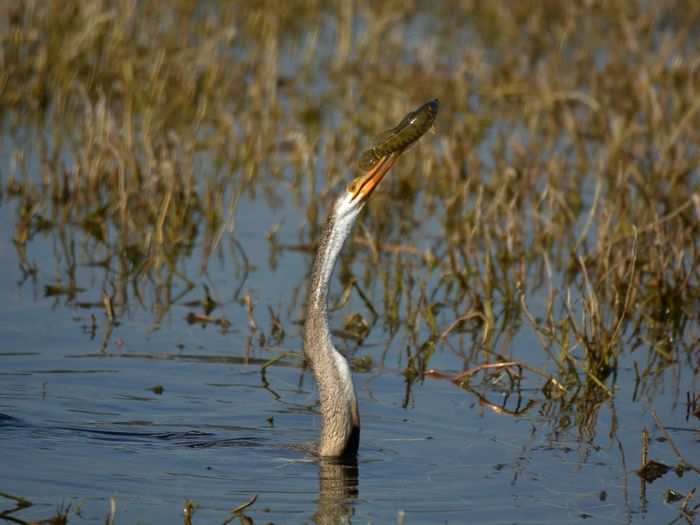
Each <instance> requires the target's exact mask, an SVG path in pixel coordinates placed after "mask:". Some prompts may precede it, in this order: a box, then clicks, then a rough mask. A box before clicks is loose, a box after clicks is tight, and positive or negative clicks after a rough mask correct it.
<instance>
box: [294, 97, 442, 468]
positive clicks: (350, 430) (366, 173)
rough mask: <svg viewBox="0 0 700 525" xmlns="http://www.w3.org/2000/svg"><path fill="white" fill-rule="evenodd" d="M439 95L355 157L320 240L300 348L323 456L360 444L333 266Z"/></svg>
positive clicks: (345, 454) (347, 454)
mask: <svg viewBox="0 0 700 525" xmlns="http://www.w3.org/2000/svg"><path fill="white" fill-rule="evenodd" d="M437 112H438V101H437V99H436V100H433V101H431V102H428V103H426V104H424V105H422V106H421V107H419V108H418V109H417V110H415V111H412V112H411V113H409V114H408V115H406V117H404V119H403V120H402V121H401V122H400V123H399V125H398V126H396V127H395V128H392V129H390V130H387V131H385V132H384V133H382V134H381V135H380V136H379V137H378V138H377V140H376V141H375V142H374V144H373V145H372V146H371V147H370V148H368V149H367V150H366V151H365V152H364V153H363V154H362V155H361V156H360V160H359V162H358V166H359V168H360V170H361V171H362V172H363V173H362V174H361V175H360V176H358V177H356V178H355V179H354V180H353V181H352V182H351V183H350V184H349V185H348V187H347V189H346V191H344V192H343V194H342V195H340V197H338V199H337V200H336V201H335V203H334V204H333V208H332V210H331V212H330V214H329V216H328V219H327V220H326V223H325V226H324V227H323V230H322V232H321V236H320V238H319V240H318V250H317V252H316V258H315V259H314V263H313V269H312V271H311V281H310V283H309V293H308V298H307V307H306V321H305V323H304V354H305V355H306V358H307V360H308V361H309V362H310V364H311V367H312V369H313V373H314V377H315V379H316V383H317V384H318V390H319V396H320V403H321V439H320V442H319V446H318V455H319V456H320V457H322V458H352V457H355V456H356V455H357V449H358V446H359V444H360V413H359V411H358V408H357V397H356V396H355V388H354V386H353V382H352V375H351V373H350V366H349V365H348V362H347V361H346V360H345V358H344V357H343V356H342V355H341V354H340V352H338V350H336V349H335V347H334V346H333V343H332V341H331V333H330V329H329V327H328V309H327V298H328V286H329V283H330V279H331V275H332V273H333V267H334V266H335V262H336V260H337V258H338V254H339V253H340V250H341V248H342V247H343V244H344V243H345V240H346V239H347V238H348V235H349V234H350V231H351V230H352V226H353V224H354V223H355V219H357V216H358V214H359V213H360V211H361V210H362V208H363V207H364V205H365V203H366V202H367V199H369V196H370V195H371V194H372V192H373V191H374V189H375V188H376V187H377V186H378V185H379V183H380V182H381V180H382V178H383V177H384V175H386V174H387V172H388V171H389V170H390V169H391V168H392V167H393V166H394V164H395V163H396V161H397V159H398V158H399V156H400V155H401V154H402V153H403V152H404V151H405V150H406V148H408V147H409V146H410V145H411V144H412V143H414V142H415V141H417V140H418V139H419V138H420V137H421V136H422V135H423V134H424V133H425V132H426V131H428V130H429V129H430V128H431V127H432V126H433V123H434V121H435V117H436V116H437Z"/></svg>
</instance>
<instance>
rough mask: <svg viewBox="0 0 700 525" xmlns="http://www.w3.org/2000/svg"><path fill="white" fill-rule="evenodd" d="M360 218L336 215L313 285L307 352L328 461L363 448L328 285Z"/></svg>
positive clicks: (325, 232) (323, 452)
mask: <svg viewBox="0 0 700 525" xmlns="http://www.w3.org/2000/svg"><path fill="white" fill-rule="evenodd" d="M353 222H354V216H353V217H351V218H348V217H345V218H343V219H340V220H337V219H336V216H335V211H331V214H330V216H329V217H328V220H327V221H326V224H325V225H324V227H323V231H322V232H321V237H320V239H319V244H318V250H317V253H316V258H315V260H314V265H313V269H312V271H311V282H310V283H309V294H308V305H307V309H306V322H305V324H304V353H305V354H306V357H307V359H308V360H309V361H310V362H311V366H312V368H313V372H314V377H315V378H316V383H317V384H318V391H319V395H320V399H321V439H320V442H319V447H318V453H319V455H320V456H322V457H354V456H355V455H357V448H358V446H359V444H360V414H359V412H358V409H357V399H356V397H355V388H354V387H353V384H352V375H351V373H350V367H349V366H348V362H347V361H346V360H345V358H344V357H343V356H342V355H341V354H340V352H338V351H337V350H336V349H335V348H334V347H333V343H332V342H331V334H330V329H329V328H328V313H327V300H328V287H329V283H330V278H331V275H332V273H333V267H334V266H335V262H336V260H337V258H338V254H339V253H340V250H341V248H342V247H343V243H344V242H345V239H347V237H348V235H349V234H350V230H351V229H352V223H353Z"/></svg>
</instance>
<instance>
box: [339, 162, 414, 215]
mask: <svg viewBox="0 0 700 525" xmlns="http://www.w3.org/2000/svg"><path fill="white" fill-rule="evenodd" d="M400 154H401V152H394V153H390V154H388V155H386V156H385V157H383V158H382V159H380V160H379V162H377V163H376V164H375V166H374V167H372V168H371V169H370V170H369V171H367V172H366V173H363V174H362V175H359V176H357V177H355V178H354V179H353V180H352V181H351V182H350V184H348V185H347V187H346V188H345V190H344V191H343V193H342V195H340V197H339V198H338V200H337V201H336V203H335V216H336V218H338V219H343V220H344V219H347V220H349V221H352V220H354V218H355V217H356V216H357V214H358V213H360V211H362V208H364V206H365V203H366V202H367V201H368V200H369V196H370V195H372V192H373V191H374V190H375V189H376V187H377V186H379V183H380V182H381V180H382V179H383V178H384V175H386V174H387V173H388V172H389V170H390V169H391V168H392V166H393V165H394V164H395V163H396V160H397V159H398V158H399V155H400Z"/></svg>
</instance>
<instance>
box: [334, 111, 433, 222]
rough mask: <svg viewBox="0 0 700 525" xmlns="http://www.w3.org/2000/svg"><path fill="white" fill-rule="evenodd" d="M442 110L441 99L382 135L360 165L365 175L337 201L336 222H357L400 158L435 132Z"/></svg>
mask: <svg viewBox="0 0 700 525" xmlns="http://www.w3.org/2000/svg"><path fill="white" fill-rule="evenodd" d="M438 108H439V103H438V101H437V99H435V100H431V101H430V102H428V103H426V104H423V105H422V106H421V107H419V108H418V109H416V110H415V111H412V112H410V113H409V114H408V115H406V116H405V117H404V119H403V120H402V121H401V122H400V123H399V124H398V125H397V126H396V127H395V128H392V129H389V130H387V131H385V132H383V133H381V134H380V135H379V137H378V138H377V140H376V141H375V143H374V144H373V145H372V146H371V147H370V148H368V149H367V150H365V151H364V152H363V153H362V155H361V156H360V160H359V162H358V165H359V168H360V170H362V172H363V173H362V174H361V175H359V176H358V177H355V179H353V181H352V182H351V183H350V184H348V186H347V188H346V189H345V191H344V192H343V194H342V195H341V196H340V197H339V198H338V200H337V201H336V203H335V210H334V212H335V218H336V220H340V222H342V223H352V222H353V221H354V220H355V218H356V217H357V214H358V213H360V211H361V210H362V208H363V207H364V205H365V203H366V202H367V200H368V199H369V196H370V195H372V192H373V191H374V190H375V188H376V187H377V186H378V185H379V183H380V182H381V180H382V179H383V178H384V175H386V174H387V173H388V172H389V170H390V169H391V168H392V167H393V166H394V164H396V161H397V159H398V158H399V156H401V154H402V153H403V152H404V151H406V149H407V148H408V147H409V146H411V144H413V143H414V142H416V141H417V140H418V139H419V138H420V137H422V136H423V135H424V134H425V133H426V132H427V131H428V130H429V129H431V128H432V126H433V123H434V122H435V117H436V116H437V112H438Z"/></svg>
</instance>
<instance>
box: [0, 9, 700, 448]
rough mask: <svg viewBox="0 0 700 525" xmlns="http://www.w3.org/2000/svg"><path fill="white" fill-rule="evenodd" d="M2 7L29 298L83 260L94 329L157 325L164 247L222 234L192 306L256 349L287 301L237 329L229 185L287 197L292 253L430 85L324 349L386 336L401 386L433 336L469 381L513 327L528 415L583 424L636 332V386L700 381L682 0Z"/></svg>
mask: <svg viewBox="0 0 700 525" xmlns="http://www.w3.org/2000/svg"><path fill="white" fill-rule="evenodd" d="M1 9H2V10H3V13H2V14H3V16H2V19H3V20H4V22H2V26H1V27H0V38H1V42H2V45H1V47H0V64H1V68H0V108H1V109H2V114H3V126H4V130H5V133H6V137H11V140H10V139H9V138H7V139H6V140H5V144H4V149H5V151H6V152H7V154H8V155H10V156H11V159H12V162H11V169H10V170H9V172H6V173H3V174H2V187H3V188H2V197H3V200H4V201H5V202H7V203H11V204H12V205H13V206H14V209H15V210H16V220H15V224H14V236H13V237H14V243H15V247H16V249H17V253H18V257H19V261H20V268H21V270H22V272H23V275H24V278H25V279H36V274H37V265H39V264H40V263H39V262H37V261H34V260H32V259H31V257H30V256H29V255H28V251H27V250H28V247H30V246H31V244H32V242H33V241H34V240H35V239H36V238H37V237H39V236H46V235H50V236H52V237H53V238H54V239H56V243H55V245H56V257H57V260H58V261H60V266H61V268H62V273H61V278H60V280H59V281H58V282H52V283H46V289H45V291H46V295H47V296H52V297H57V298H64V299H65V301H66V302H67V303H69V304H73V303H74V302H75V301H78V300H80V298H81V297H82V296H81V292H82V290H81V289H80V286H79V284H80V279H79V275H78V274H79V272H80V267H81V265H85V264H87V265H90V266H92V267H97V268H102V269H103V271H104V279H103V283H104V284H103V285H102V286H103V290H102V294H103V297H104V300H103V301H102V303H96V304H95V305H94V307H93V309H94V310H99V309H103V310H105V313H106V316H107V318H108V322H109V323H110V324H111V323H116V322H118V321H119V319H120V317H121V316H123V315H124V314H125V312H126V311H128V309H129V308H134V307H141V308H145V309H147V310H149V311H152V312H153V318H154V324H155V326H156V327H157V325H158V323H159V322H160V320H162V319H163V318H164V317H165V316H166V315H167V314H168V312H169V311H170V309H171V306H172V305H173V304H176V303H178V302H181V301H184V300H185V298H187V299H190V298H191V297H192V294H193V293H195V292H194V289H195V284H196V281H197V280H198V279H199V277H198V276H195V275H192V274H191V273H188V272H186V271H184V270H183V268H184V262H185V261H187V260H189V259H191V258H192V257H193V254H194V253H201V254H202V260H201V261H199V267H200V269H201V271H202V272H204V273H206V271H207V267H208V264H209V262H210V259H211V258H212V257H215V256H217V254H219V255H220V254H221V253H222V251H226V253H227V254H228V256H229V257H230V259H229V260H230V261H231V264H232V265H234V266H235V267H236V268H237V269H238V270H239V275H241V280H240V281H236V282H235V283H233V284H232V289H231V290H226V291H221V290H219V291H213V292H212V293H213V294H214V297H213V298H212V297H210V296H209V291H207V292H206V296H205V298H204V299H202V302H201V306H202V310H203V311H204V313H203V314H196V315H203V316H205V317H199V318H197V317H193V318H192V319H195V320H196V321H197V322H214V323H219V324H220V325H222V326H223V324H224V323H225V322H228V321H227V320H225V319H220V318H219V317H218V316H216V315H213V316H210V315H209V314H210V310H209V311H208V310H207V308H206V307H205V304H204V303H205V302H207V304H210V305H213V304H214V303H215V302H216V301H219V300H220V297H223V296H226V297H232V298H233V299H231V300H233V301H234V302H238V303H240V305H241V308H242V309H243V310H244V311H245V312H246V315H247V318H248V320H249V323H248V324H249V331H250V333H251V338H252V337H253V335H255V337H257V338H258V340H259V341H260V342H261V344H263V343H264V342H265V341H276V342H277V343H280V342H281V341H282V340H283V338H284V337H285V333H288V332H290V331H294V330H296V328H295V325H294V322H295V321H297V320H298V319H299V317H300V315H301V314H300V312H301V311H300V310H299V306H300V303H301V302H302V299H303V298H302V297H299V301H297V300H296V299H295V300H293V302H294V304H295V307H294V308H292V310H293V312H294V313H292V314H291V315H290V316H285V315H282V314H281V313H279V312H277V311H276V310H273V309H272V307H273V306H274V307H277V306H276V305H262V308H263V309H262V312H265V310H267V311H268V313H269V319H270V323H269V333H268V330H267V328H264V327H262V326H260V325H259V323H260V322H261V319H263V318H264V314H261V313H260V310H255V308H256V305H255V304H254V303H253V300H252V299H251V297H250V295H247V294H246V293H245V288H244V283H245V275H247V273H248V272H249V271H251V269H252V268H253V267H254V266H256V265H260V264H261V262H260V261H252V262H251V261H249V259H248V257H247V255H246V253H245V246H244V245H243V244H242V243H241V242H240V241H239V240H236V237H235V235H236V221H238V220H241V218H240V217H237V215H236V209H237V206H238V203H239V202H240V199H241V198H260V199H265V200H266V201H267V203H268V204H269V206H271V207H275V206H276V204H277V202H279V199H280V198H281V196H282V194H283V193H286V194H289V195H291V196H292V200H293V202H294V203H295V205H296V206H298V207H299V208H300V209H302V210H303V211H304V215H305V217H306V221H305V223H304V224H301V225H300V227H299V234H298V239H294V240H291V241H290V240H280V239H278V238H277V237H276V234H275V232H274V231H271V232H270V234H269V240H270V245H271V247H273V250H272V252H273V254H275V255H273V260H272V261H271V264H273V265H274V264H275V262H274V260H275V258H282V257H284V256H285V251H286V250H288V249H292V248H294V249H303V250H304V251H306V252H309V253H310V252H312V251H313V248H314V241H315V239H316V234H317V232H318V229H319V227H320V224H321V221H322V220H323V217H324V216H325V210H327V208H328V206H329V205H330V203H331V202H332V191H331V190H332V189H333V188H335V187H336V186H338V185H339V184H342V183H343V182H344V181H346V180H347V179H348V176H349V174H350V173H351V172H352V170H353V165H354V164H353V163H354V162H355V161H356V160H357V157H358V154H359V151H360V150H361V147H362V145H363V144H365V143H366V141H368V140H369V139H370V138H371V136H372V134H373V133H376V132H378V131H380V130H382V129H385V128H386V127H388V126H390V125H393V124H394V123H396V122H398V120H399V119H400V118H401V117H402V116H403V115H404V114H405V113H406V111H408V110H409V109H412V108H413V107H415V106H417V105H418V104H419V103H422V102H423V101H425V100H428V99H431V98H434V97H438V98H439V99H440V102H441V112H440V115H439V117H438V124H437V133H436V134H435V135H433V136H432V137H428V138H427V139H424V140H423V141H421V143H419V144H418V145H417V146H416V147H415V151H413V152H411V154H410V155H405V156H404V158H402V160H401V167H400V169H397V170H395V173H394V174H392V177H391V181H390V182H388V183H387V184H385V185H384V186H383V188H382V190H381V191H380V192H377V194H376V195H375V196H374V197H373V200H372V201H371V203H370V205H369V211H368V212H367V213H366V215H365V217H364V220H363V222H362V224H361V225H360V227H359V228H357V229H356V231H355V237H354V242H353V243H352V245H351V246H350V247H349V249H348V250H346V252H345V254H344V256H343V261H342V264H341V268H340V271H339V272H338V273H337V275H338V276H339V279H340V281H341V287H340V289H341V290H343V292H341V297H340V298H339V304H342V303H343V302H344V300H347V297H345V299H343V294H357V296H358V297H359V298H360V300H361V301H362V302H363V304H365V306H366V307H367V308H366V312H364V314H357V315H352V316H349V317H347V318H346V323H345V328H344V331H345V333H346V334H349V335H348V340H350V341H354V343H348V344H354V345H355V347H359V346H361V345H362V342H363V341H364V340H365V338H366V337H368V335H370V334H376V333H377V330H378V329H384V330H385V331H386V334H387V335H386V338H387V339H393V338H395V337H397V334H401V336H402V337H403V338H404V340H405V341H404V343H403V344H402V348H406V347H408V349H407V354H406V355H407V357H406V359H405V360H404V361H403V362H404V363H405V364H406V368H405V370H404V376H405V377H406V380H407V388H408V390H407V399H408V398H409V397H410V384H411V383H412V382H413V381H415V380H416V379H420V378H422V377H423V374H424V373H425V371H426V370H427V369H429V368H430V361H431V357H432V356H433V355H434V354H435V352H441V351H450V352H453V353H455V355H458V356H460V357H461V358H462V359H463V360H464V368H465V370H466V369H470V368H473V367H477V366H479V365H482V364H485V363H492V362H493V363H499V362H500V363H504V362H510V361H511V360H512V358H513V356H512V354H513V351H514V349H513V348H511V347H510V346H509V341H510V340H511V339H512V338H513V336H514V334H515V333H517V332H518V331H519V330H531V331H532V332H533V333H535V334H536V335H537V337H538V338H539V341H540V343H541V348H542V351H543V355H542V356H540V357H534V358H532V360H533V362H536V363H538V364H537V365H534V364H533V366H532V367H531V368H532V369H536V370H537V371H538V373H539V374H540V375H536V377H537V378H538V379H537V381H538V383H539V384H540V386H543V387H546V388H545V394H546V392H549V394H546V395H545V396H544V398H546V399H547V401H546V402H547V403H548V404H549V405H551V406H550V407H549V408H547V409H546V410H551V411H552V412H561V413H564V412H568V411H571V410H573V411H574V412H575V413H576V418H577V425H578V427H579V428H580V429H581V432H582V433H583V434H586V435H590V434H591V433H592V432H593V431H594V430H593V429H594V427H595V419H596V414H597V411H598V409H599V407H600V406H601V405H602V404H604V403H605V402H606V400H608V399H609V398H610V396H612V395H614V390H615V377H616V373H615V371H616V367H617V362H618V358H619V356H620V355H621V353H623V352H627V351H629V352H633V351H637V349H640V348H641V349H643V352H638V353H637V355H636V357H635V366H637V371H638V372H637V373H638V382H639V385H640V390H644V388H645V387H646V386H645V385H647V379H650V380H651V381H650V382H649V385H650V386H649V388H653V381H654V378H656V377H658V376H659V374H662V373H663V371H664V370H665V369H667V368H669V367H678V366H689V367H690V368H691V369H692V371H693V373H697V371H698V370H697V367H698V363H699V362H700V359H699V357H700V356H699V355H698V348H699V347H698V345H697V341H698V337H699V334H698V304H699V303H698V301H699V300H700V282H699V280H700V272H698V257H699V248H700V247H699V245H698V239H699V238H700V236H699V233H700V232H699V231H698V227H699V226H698V225H699V224H700V222H699V221H698V219H699V218H700V192H699V191H698V184H699V182H700V170H699V164H700V150H699V148H698V144H700V52H699V51H698V46H697V42H698V41H700V33H699V30H698V28H700V5H699V4H697V2H692V1H680V0H679V1H661V2H641V1H640V2H597V1H585V2H534V1H533V2H518V3H513V2H508V1H505V0H504V1H493V2H485V3H482V2H469V1H466V2H442V3H440V4H439V6H438V7H430V6H429V5H428V4H423V3H421V2H414V3H410V2H409V3H406V2H386V3H373V2H365V1H358V2H353V3H351V2H338V3H337V4H334V3H320V2H317V1H314V0H308V1H297V2H286V3H277V2H264V1H251V2H238V3H236V5H231V4H228V3H221V4H218V3H213V4H207V5H200V4H199V3H196V2H192V1H188V0H180V1H178V2H172V3H170V5H169V6H168V7H165V6H163V5H161V3H159V2H153V1H145V2H135V1H130V0H123V1H114V2H108V1H101V0H87V1H82V0H81V1H71V0H68V1H58V0H49V1H45V2H38V1H25V2H19V3H16V4H12V5H5V6H4V7H2V8H1ZM32 159H34V160H32ZM414 239H421V241H420V242H418V243H416V242H414ZM195 247H200V248H201V251H196V250H195ZM79 263H80V264H79ZM299 289H303V280H302V276H300V283H299ZM225 300H227V299H225ZM208 301H212V302H211V303H209V302H208ZM265 306H268V308H269V309H266V308H265ZM192 315H195V314H192ZM375 318H376V319H375ZM266 326H267V325H266ZM265 334H267V335H265ZM382 337H384V336H382ZM251 338H249V341H251V340H252V339H251ZM387 344H388V343H387ZM402 351H403V350H402ZM371 357H372V359H371V360H370V361H369V363H372V362H378V361H380V360H383V359H384V358H385V357H386V353H385V354H384V355H382V356H381V357H380V356H378V355H373V356H371ZM517 357H518V359H519V360H520V361H521V362H523V364H527V362H524V361H527V359H528V357H527V356H526V357H523V356H517ZM364 363H365V365H363V366H366V363H367V361H364ZM543 363H544V364H543ZM484 370H485V371H487V370H488V369H484ZM484 373H487V372H484ZM523 373H524V374H527V370H525V371H524V372H523ZM540 376H541V377H540ZM485 377H486V376H485ZM511 379H512V377H511ZM473 381H476V378H472V382H473ZM552 381H553V382H552ZM516 383H518V382H517V381H516ZM547 385H548V386H547ZM552 385H555V387H552ZM546 410H545V411H546Z"/></svg>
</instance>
